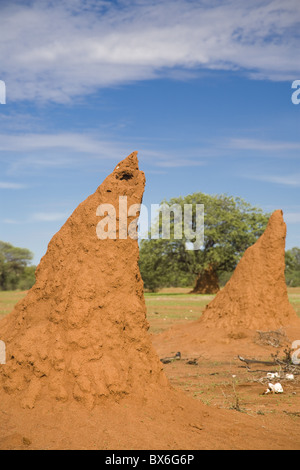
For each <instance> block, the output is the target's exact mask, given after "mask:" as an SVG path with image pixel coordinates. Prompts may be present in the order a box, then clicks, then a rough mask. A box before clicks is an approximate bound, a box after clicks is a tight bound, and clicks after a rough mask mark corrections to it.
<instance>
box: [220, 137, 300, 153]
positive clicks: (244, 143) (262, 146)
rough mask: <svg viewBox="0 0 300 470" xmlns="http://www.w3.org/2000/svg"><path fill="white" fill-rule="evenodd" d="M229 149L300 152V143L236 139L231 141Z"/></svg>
mask: <svg viewBox="0 0 300 470" xmlns="http://www.w3.org/2000/svg"><path fill="white" fill-rule="evenodd" d="M228 147H229V148H232V149H240V150H256V151H262V152H282V151H294V150H296V151H299V150H300V142H288V141H287V142H284V141H276V140H272V141H268V140H258V139H243V138H240V139H238V138H234V139H230V140H229V143H228Z"/></svg>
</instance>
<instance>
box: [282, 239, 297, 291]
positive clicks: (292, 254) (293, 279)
mask: <svg viewBox="0 0 300 470" xmlns="http://www.w3.org/2000/svg"><path fill="white" fill-rule="evenodd" d="M285 264H286V270H285V277H286V283H287V285H288V286H290V287H299V286H300V248H296V247H295V248H292V249H291V250H287V251H286V254H285Z"/></svg>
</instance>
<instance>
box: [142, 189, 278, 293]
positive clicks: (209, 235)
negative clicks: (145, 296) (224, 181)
mask: <svg viewBox="0 0 300 470" xmlns="http://www.w3.org/2000/svg"><path fill="white" fill-rule="evenodd" d="M164 204H168V205H169V206H172V205H175V204H176V205H179V206H181V208H182V210H184V205H185V204H189V205H193V207H195V206H196V204H203V205H204V243H203V246H202V247H201V248H200V249H197V250H190V249H188V248H189V246H188V244H187V241H188V237H187V236H186V234H185V233H184V227H183V228H182V233H183V236H182V239H176V237H174V234H175V233H176V224H178V223H180V224H181V223H182V224H183V222H182V221H180V220H179V221H178V219H176V217H174V214H172V213H171V236H170V239H169V240H167V239H163V238H161V237H160V238H158V239H151V238H150V239H147V240H142V241H141V246H140V269H141V274H142V277H143V279H144V283H145V287H146V288H149V289H152V288H153V286H156V288H157V287H158V286H160V287H162V286H164V285H166V284H167V283H168V282H169V281H170V277H171V278H172V277H174V276H175V277H176V276H179V277H180V278H181V277H182V276H185V277H184V278H185V280H188V279H191V278H192V277H193V278H194V279H195V278H199V277H200V276H202V275H203V274H204V273H205V272H206V271H210V273H211V272H212V271H214V272H215V273H217V275H220V274H222V273H225V272H230V271H232V270H233V269H235V267H236V265H237V263H238V261H239V259H240V258H241V256H242V255H243V253H244V251H245V250H246V249H247V248H248V247H249V246H250V245H252V244H253V243H255V241H256V240H257V239H258V238H259V237H260V236H261V235H262V233H263V232H264V230H265V228H266V225H267V222H268V220H269V214H266V213H264V212H263V211H262V210H261V209H260V208H258V207H253V206H251V205H250V204H249V203H247V202H246V201H244V200H243V199H241V198H239V197H233V196H228V195H224V194H222V195H209V194H204V193H195V194H192V195H188V196H186V197H178V198H173V199H171V200H170V201H169V202H167V201H164ZM157 224H158V226H159V229H160V228H161V226H162V224H163V219H162V217H160V219H159V220H158V221H157ZM191 224H192V225H193V227H192V228H193V230H195V228H196V227H195V217H194V218H193V219H192V220H191ZM159 232H160V235H161V230H159ZM150 279H151V282H150ZM154 288H155V287H154Z"/></svg>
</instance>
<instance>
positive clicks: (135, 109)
mask: <svg viewBox="0 0 300 470" xmlns="http://www.w3.org/2000/svg"><path fill="white" fill-rule="evenodd" d="M0 9H1V31H0V80H4V81H5V84H6V93H7V96H6V104H5V105H0V168H1V174H0V201H1V203H0V239H1V240H5V241H9V242H11V243H13V244H14V245H17V246H22V247H27V248H29V249H31V250H32V251H33V252H34V254H35V259H34V261H35V262H36V263H38V262H39V260H40V257H41V256H42V255H43V254H44V253H45V251H46V249H47V244H48V242H49V241H50V239H51V237H52V236H53V235H54V233H55V232H56V231H57V230H59V228H60V227H61V225H62V224H63V223H64V221H65V220H66V218H67V217H68V216H69V215H70V214H71V213H72V211H73V210H74V209H75V208H76V206H77V205H78V204H79V203H80V202H81V201H82V200H84V199H85V198H86V197H87V196H88V195H90V194H91V193H93V192H94V191H95V189H96V188H97V186H99V184H100V183H101V182H102V181H103V179H104V178H105V177H106V176H107V175H108V174H109V173H110V172H111V171H112V170H113V168H114V167H115V165H116V164H117V163H118V162H119V161H120V160H121V159H123V158H125V157H126V156H127V155H128V154H129V153H131V152H132V151H134V150H137V151H138V152H139V159H140V168H141V169H142V170H143V171H145V173H146V179H147V186H146V191H145V196H144V203H145V204H146V205H147V206H150V204H151V203H153V204H155V203H159V202H161V200H163V199H164V198H167V199H168V198H171V197H176V196H179V195H186V194H190V193H192V192H196V191H201V192H206V193H210V194H220V193H227V194H230V195H233V196H241V197H243V198H244V199H246V200H247V201H248V202H250V203H251V204H253V205H257V206H259V207H261V208H262V209H264V210H266V211H273V210H275V209H282V210H283V211H284V217H285V221H286V223H287V228H288V236H287V247H288V248H291V247H293V246H300V199H299V188H300V158H299V155H300V105H294V104H293V103H292V101H291V96H292V93H293V91H294V90H292V82H293V81H294V80H299V79H300V52H299V51H300V49H299V31H300V28H299V26H300V3H299V1H298V0H286V1H285V2H283V3H282V2H279V1H277V0H272V1H264V0H253V1H251V2H247V1H244V0H227V1H218V0H210V1H208V0H199V1H193V0H180V1H176V0H172V1H168V0H166V1H165V2H158V1H147V0H145V1H139V0H137V1H130V2H129V1H127V0H123V1H119V2H106V1H95V0H85V1H84V0H73V1H68V2H58V1H55V0H54V1H46V0H39V1H0Z"/></svg>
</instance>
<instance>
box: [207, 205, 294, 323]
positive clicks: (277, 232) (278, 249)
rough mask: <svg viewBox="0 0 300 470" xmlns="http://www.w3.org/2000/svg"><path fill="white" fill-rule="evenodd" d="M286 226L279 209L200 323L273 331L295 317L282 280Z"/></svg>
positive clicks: (209, 306) (291, 321)
mask: <svg viewBox="0 0 300 470" xmlns="http://www.w3.org/2000/svg"><path fill="white" fill-rule="evenodd" d="M285 238H286V225H285V223H284V220H283V213H282V211H281V210H277V211H275V212H274V213H273V214H272V216H271V217H270V220H269V223H268V226H267V228H266V230H265V232H264V233H263V235H262V236H261V237H260V238H259V239H258V240H257V242H256V243H255V244H254V245H252V246H251V247H250V248H248V249H247V250H246V252H245V254H244V256H243V257H242V259H241V260H240V262H239V264H238V266H237V267H236V269H235V271H234V273H233V275H232V277H231V279H230V281H229V282H228V283H227V284H226V286H225V287H224V289H223V290H221V291H220V292H219V293H218V294H217V296H216V297H215V299H214V300H213V301H212V302H211V303H210V304H209V305H208V306H207V308H206V310H205V311H204V313H203V316H202V317H201V319H200V322H201V324H202V325H206V326H208V327H213V328H216V327H219V328H225V329H230V330H233V331H234V330H236V329H237V328H239V327H242V328H248V329H259V330H272V329H276V328H280V327H281V326H286V325H289V324H291V323H293V322H294V321H295V320H297V316H296V313H295V311H294V309H293V307H292V306H291V304H290V303H289V300H288V294H287V287H286V282H285V275H284V271H285Z"/></svg>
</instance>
